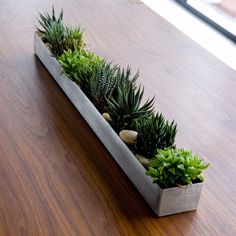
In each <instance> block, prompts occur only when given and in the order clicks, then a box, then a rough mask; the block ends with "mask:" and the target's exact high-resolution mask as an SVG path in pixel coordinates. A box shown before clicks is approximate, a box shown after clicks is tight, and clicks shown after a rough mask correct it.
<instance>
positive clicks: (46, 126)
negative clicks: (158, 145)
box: [0, 0, 236, 236]
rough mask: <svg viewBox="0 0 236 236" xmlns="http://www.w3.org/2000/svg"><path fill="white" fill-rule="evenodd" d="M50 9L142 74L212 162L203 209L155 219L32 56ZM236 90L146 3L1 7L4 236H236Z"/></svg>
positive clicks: (188, 143) (187, 140) (231, 79)
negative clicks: (39, 24) (39, 19)
mask: <svg viewBox="0 0 236 236" xmlns="http://www.w3.org/2000/svg"><path fill="white" fill-rule="evenodd" d="M53 3H54V5H55V8H56V9H61V8H62V7H63V8H64V13H65V21H66V22H67V23H68V24H72V25H77V24H78V23H80V24H81V26H82V27H83V28H85V29H86V38H87V41H88V42H89V47H90V48H91V49H93V50H94V51H95V52H97V53H99V54H100V55H102V56H104V57H106V58H107V59H109V60H112V59H114V60H115V61H116V62H118V63H120V64H122V65H127V64H129V65H131V66H132V68H134V71H135V70H136V69H138V68H139V69H140V75H141V78H140V82H141V83H142V84H144V85H145V88H146V90H145V91H146V94H145V97H146V98H147V97H150V96H152V95H156V106H157V108H158V110H160V111H161V112H163V113H164V114H165V115H166V117H167V118H170V119H173V118H174V119H175V120H176V122H177V123H178V128H179V133H178V137H177V145H178V146H179V147H185V148H190V149H192V150H193V151H194V152H197V153H199V154H200V155H202V156H204V157H205V160H206V161H210V162H211V167H210V168H209V170H208V171H207V172H206V174H205V177H206V182H205V186H204V191H203V193H202V196H201V200H200V205H199V208H198V210H197V211H194V212H188V213H183V214H178V215H173V216H169V217H164V218H156V217H155V216H154V214H153V213H152V211H151V209H150V208H149V207H148V205H147V204H146V203H145V201H144V200H143V199H142V197H141V196H140V194H139V193H138V192H137V190H136V189H135V188H134V187H133V185H132V184H131V183H130V181H129V180H128V178H127V177H126V176H125V175H124V173H123V172H122V171H121V170H120V168H119V167H118V165H117V164H116V163H115V162H114V161H113V159H112V158H111V156H110V155H109V153H108V152H107V151H106V150H105V148H104V147H103V145H102V144H101V143H100V142H99V140H98V139H97V138H96V136H95V135H94V134H93V132H92V131H91V130H90V128H89V127H88V126H87V124H86V123H85V122H84V120H83V119H82V118H81V116H80V114H78V112H77V111H76V109H75V108H74V107H73V106H72V104H71V103H70V102H69V100H68V99H67V98H66V96H65V95H64V94H63V92H62V91H61V90H60V89H59V87H58V86H57V84H56V83H55V82H54V80H53V79H52V77H51V76H50V75H49V73H48V72H47V71H46V69H45V68H44V67H43V65H42V64H41V63H40V62H39V61H38V59H37V58H36V57H35V56H34V54H33V52H34V51H33V33H34V30H35V26H36V24H37V20H36V17H37V16H38V12H39V11H42V10H50V9H51V5H52V4H53ZM199 33H201V32H199ZM219 46H220V45H219ZM235 94H236V73H235V72H234V71H232V70H231V69H230V68H228V67H227V66H225V65H224V64H222V63H221V62H220V61H218V60H217V59H216V58H214V57H213V56H211V55H210V54H209V53H207V52H206V51H205V50H203V49H202V48H200V47H199V46H198V45H197V44H195V43H194V42H192V41H191V40H190V39H189V38H187V37H186V36H185V35H183V34H182V33H181V32H179V31H178V30H176V29H175V28H174V27H173V26H171V25H170V24H169V23H167V22H166V21H165V20H163V19H162V18H161V17H159V16H158V15H156V14H155V13H154V12H152V11H151V10H150V9H148V8H147V7H146V6H144V5H143V4H142V3H141V2H140V1H133V0H132V1H128V0H93V1H92V0H90V1H88V0H68V1H65V0H64V1H63V0H57V1H52V0H24V1H16V0H0V236H18V235H23V236H34V235H40V236H41V235H42V236H47V235H53V236H54V235H55V236H61V235H63V236H64V235H65V236H69V235H85V236H87V235H101V236H103V235H109V236H110V235H112V236H113V235H122V236H123V235H140V236H141V235H142V236H143V235H145V236H148V235H166V236H171V235H174V236H176V235H189V236H194V235H200V236H201V235H206V236H211V235H212V236H215V235H223V236H225V235H232V236H233V235H236V198H235V196H236V188H235V186H236V155H235V153H236V152H235V151H236V147H235V142H236V141H235V140H236V96H235Z"/></svg>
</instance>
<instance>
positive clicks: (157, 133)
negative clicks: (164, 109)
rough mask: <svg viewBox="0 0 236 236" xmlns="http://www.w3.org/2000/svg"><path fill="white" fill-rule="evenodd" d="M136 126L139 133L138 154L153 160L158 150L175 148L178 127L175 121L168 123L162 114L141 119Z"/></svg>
mask: <svg viewBox="0 0 236 236" xmlns="http://www.w3.org/2000/svg"><path fill="white" fill-rule="evenodd" d="M134 126H135V130H136V131H137V132H138V137H137V143H136V149H137V153H139V154H142V155H143V156H145V157H146V158H153V157H154V156H155V155H156V153H157V149H165V148H167V147H174V143H175V136H176V133H177V125H176V124H175V122H174V121H172V122H169V121H166V120H165V118H164V116H163V115H162V114H161V113H156V114H154V113H152V114H151V115H150V116H149V117H145V118H143V117H141V118H139V119H137V120H136V122H135V125H134Z"/></svg>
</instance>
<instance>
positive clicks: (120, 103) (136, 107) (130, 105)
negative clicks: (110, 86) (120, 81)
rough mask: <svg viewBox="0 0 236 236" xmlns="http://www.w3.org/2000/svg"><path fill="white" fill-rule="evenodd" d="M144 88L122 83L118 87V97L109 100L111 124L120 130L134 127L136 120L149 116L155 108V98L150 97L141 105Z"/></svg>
mask: <svg viewBox="0 0 236 236" xmlns="http://www.w3.org/2000/svg"><path fill="white" fill-rule="evenodd" d="M143 92H144V90H143V88H141V86H139V87H138V88H137V89H136V88H134V87H133V86H126V85H122V86H120V87H119V88H118V94H117V98H110V99H109V100H108V113H109V115H110V117H111V125H112V126H113V128H114V129H115V130H116V131H117V132H119V131H120V130H124V129H132V127H133V125H134V121H135V120H136V119H137V118H139V117H147V116H148V115H150V113H151V112H152V110H153V104H154V98H152V99H148V100H147V101H146V102H145V103H144V105H141V100H142V97H143Z"/></svg>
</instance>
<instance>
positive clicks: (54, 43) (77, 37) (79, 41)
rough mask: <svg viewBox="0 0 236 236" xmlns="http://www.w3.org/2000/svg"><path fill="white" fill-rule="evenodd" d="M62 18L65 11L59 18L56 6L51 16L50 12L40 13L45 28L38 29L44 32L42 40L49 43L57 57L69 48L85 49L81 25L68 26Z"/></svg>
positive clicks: (41, 22)
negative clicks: (76, 26) (56, 13)
mask: <svg viewBox="0 0 236 236" xmlns="http://www.w3.org/2000/svg"><path fill="white" fill-rule="evenodd" d="M62 19H63V11H61V13H60V15H59V17H58V18H57V17H56V15H55V11H54V8H52V15H51V16H50V15H49V14H48V13H44V15H42V14H40V20H38V21H39V24H40V25H41V26H42V28H43V29H39V28H38V31H39V32H41V33H42V40H43V41H44V42H45V43H46V44H47V45H48V47H49V49H50V50H51V52H52V54H53V55H54V56H55V57H58V56H60V55H61V54H62V53H63V51H67V50H69V49H70V50H72V51H75V50H84V49H85V42H84V37H83V32H82V31H81V29H80V27H78V28H71V27H66V26H64V24H63V22H62Z"/></svg>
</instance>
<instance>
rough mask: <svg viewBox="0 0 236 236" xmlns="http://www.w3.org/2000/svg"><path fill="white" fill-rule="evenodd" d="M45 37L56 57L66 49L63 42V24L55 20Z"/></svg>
mask: <svg viewBox="0 0 236 236" xmlns="http://www.w3.org/2000/svg"><path fill="white" fill-rule="evenodd" d="M44 39H45V41H46V43H47V45H48V47H49V49H50V50H51V52H52V54H53V55H54V56H55V57H58V56H59V55H61V54H62V53H63V51H64V48H63V42H64V40H65V27H64V26H63V25H62V24H58V23H56V22H53V23H52V24H51V26H50V27H49V28H48V29H47V33H45V35H44Z"/></svg>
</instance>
